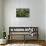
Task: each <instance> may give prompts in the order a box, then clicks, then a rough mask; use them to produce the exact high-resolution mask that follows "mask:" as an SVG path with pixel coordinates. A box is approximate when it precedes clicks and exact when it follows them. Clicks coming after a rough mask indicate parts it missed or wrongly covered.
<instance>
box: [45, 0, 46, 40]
mask: <svg viewBox="0 0 46 46" xmlns="http://www.w3.org/2000/svg"><path fill="white" fill-rule="evenodd" d="M45 40H46V0H45Z"/></svg>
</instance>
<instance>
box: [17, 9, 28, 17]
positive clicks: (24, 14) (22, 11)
mask: <svg viewBox="0 0 46 46" xmlns="http://www.w3.org/2000/svg"><path fill="white" fill-rule="evenodd" d="M16 17H29V8H17V9H16Z"/></svg>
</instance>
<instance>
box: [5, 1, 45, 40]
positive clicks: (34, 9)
mask: <svg viewBox="0 0 46 46" xmlns="http://www.w3.org/2000/svg"><path fill="white" fill-rule="evenodd" d="M16 8H29V9H30V17H25V18H24V17H23V18H18V17H16ZM44 18H45V15H44V0H4V20H5V21H4V26H5V31H6V32H7V35H8V34H9V27H10V26H12V27H14V26H15V27H16V26H36V27H39V38H40V39H45V19H44Z"/></svg>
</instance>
